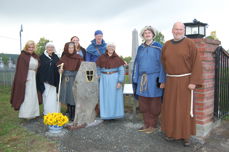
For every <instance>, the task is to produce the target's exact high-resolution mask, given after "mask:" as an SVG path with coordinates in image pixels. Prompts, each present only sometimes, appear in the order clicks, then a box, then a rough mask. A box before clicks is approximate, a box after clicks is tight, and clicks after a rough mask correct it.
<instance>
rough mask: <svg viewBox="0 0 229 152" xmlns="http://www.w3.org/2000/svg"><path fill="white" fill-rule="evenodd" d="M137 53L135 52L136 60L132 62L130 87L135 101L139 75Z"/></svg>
mask: <svg viewBox="0 0 229 152" xmlns="http://www.w3.org/2000/svg"><path fill="white" fill-rule="evenodd" d="M138 52H139V51H138ZM138 52H137V55H136V58H135V60H134V65H133V72H132V87H133V92H134V97H135V99H138V95H137V94H136V91H137V84H138V75H139V71H138V61H137V60H138V54H139V53H138Z"/></svg>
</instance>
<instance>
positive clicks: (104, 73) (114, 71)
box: [101, 71, 118, 74]
mask: <svg viewBox="0 0 229 152" xmlns="http://www.w3.org/2000/svg"><path fill="white" fill-rule="evenodd" d="M117 72H118V71H112V72H101V73H103V74H113V73H117Z"/></svg>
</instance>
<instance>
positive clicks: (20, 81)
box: [10, 40, 41, 119]
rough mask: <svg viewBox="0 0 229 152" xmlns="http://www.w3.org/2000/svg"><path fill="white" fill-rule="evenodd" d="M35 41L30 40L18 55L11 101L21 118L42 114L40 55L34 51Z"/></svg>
mask: <svg viewBox="0 0 229 152" xmlns="http://www.w3.org/2000/svg"><path fill="white" fill-rule="evenodd" d="M34 51H35V43H34V41H31V40H30V41H28V42H27V43H26V45H25V47H24V50H23V51H21V54H20V55H19V57H18V61H17V67H16V73H15V77H14V82H13V87H12V92H11V99H10V103H11V104H12V107H14V109H15V110H19V118H27V119H31V118H35V117H37V116H39V115H40V111H39V103H41V100H39V101H40V102H39V103H38V95H37V88H36V71H37V68H38V56H37V55H36V54H35V53H34Z"/></svg>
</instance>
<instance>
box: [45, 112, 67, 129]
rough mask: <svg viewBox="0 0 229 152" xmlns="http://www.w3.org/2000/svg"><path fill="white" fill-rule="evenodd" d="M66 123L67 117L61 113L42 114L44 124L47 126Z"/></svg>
mask: <svg viewBox="0 0 229 152" xmlns="http://www.w3.org/2000/svg"><path fill="white" fill-rule="evenodd" d="M66 123H68V117H67V116H65V115H63V114H62V113H48V114H47V115H45V116H44V124H45V125H49V126H63V125H65V124H66Z"/></svg>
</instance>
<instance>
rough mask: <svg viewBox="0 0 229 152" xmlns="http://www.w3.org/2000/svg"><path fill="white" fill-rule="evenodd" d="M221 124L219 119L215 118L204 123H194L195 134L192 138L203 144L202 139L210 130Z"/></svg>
mask: <svg viewBox="0 0 229 152" xmlns="http://www.w3.org/2000/svg"><path fill="white" fill-rule="evenodd" d="M220 124H221V120H217V121H215V122H210V123H208V124H204V125H199V124H197V125H196V136H193V137H192V138H193V139H194V140H197V141H198V142H199V143H201V144H204V143H205V141H204V139H205V138H206V137H207V136H208V135H209V134H210V132H211V130H212V129H214V128H217V127H219V126H220Z"/></svg>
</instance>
